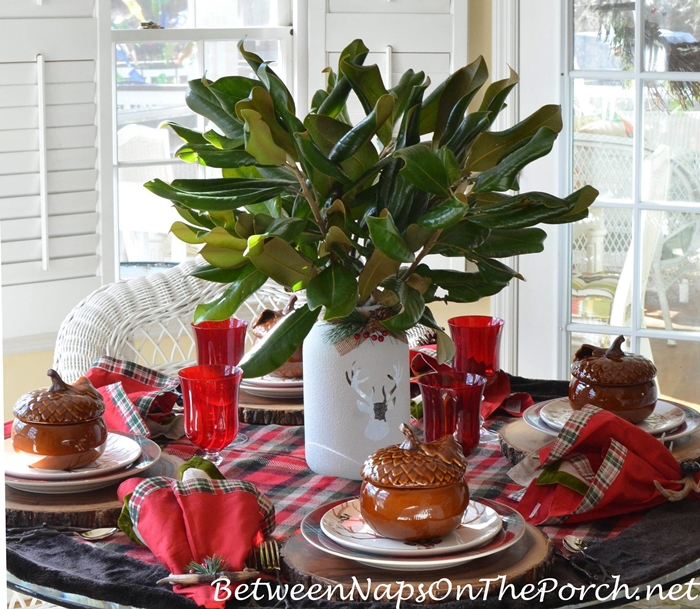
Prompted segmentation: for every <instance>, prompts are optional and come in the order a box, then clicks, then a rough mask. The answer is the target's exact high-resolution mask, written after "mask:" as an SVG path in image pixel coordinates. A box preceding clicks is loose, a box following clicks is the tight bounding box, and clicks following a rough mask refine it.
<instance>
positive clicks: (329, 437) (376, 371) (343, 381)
mask: <svg viewBox="0 0 700 609" xmlns="http://www.w3.org/2000/svg"><path fill="white" fill-rule="evenodd" d="M331 328H332V326H331V324H328V323H326V322H318V323H317V324H316V325H315V326H314V327H313V328H312V330H311V332H310V333H309V335H308V336H307V337H306V338H305V339H304V434H305V440H304V441H305V447H306V461H307V463H308V464H309V467H310V468H311V469H312V470H313V471H314V472H316V473H317V474H322V475H327V476H338V477H342V478H351V479H354V480H359V479H360V468H361V466H362V464H363V463H364V461H365V459H366V458H367V457H368V456H369V455H371V454H372V453H374V452H375V451H376V450H377V449H379V448H383V447H385V446H389V445H391V444H400V443H401V442H402V441H403V440H404V437H403V434H402V433H401V431H400V430H399V426H400V425H401V423H409V422H410V388H409V382H410V381H409V376H410V373H409V368H408V366H409V361H408V345H407V344H406V343H404V342H402V341H400V340H397V339H395V338H393V337H391V336H386V337H382V338H383V339H384V340H382V341H379V340H374V341H373V340H369V339H368V340H364V341H362V342H361V343H360V344H359V345H358V346H357V347H356V348H354V349H352V350H351V351H350V352H348V353H346V354H344V355H341V354H340V353H339V352H338V349H337V348H336V347H335V346H334V345H333V344H331V342H330V341H329V340H328V337H327V334H328V331H329V330H330V329H331ZM358 342H359V341H358Z"/></svg>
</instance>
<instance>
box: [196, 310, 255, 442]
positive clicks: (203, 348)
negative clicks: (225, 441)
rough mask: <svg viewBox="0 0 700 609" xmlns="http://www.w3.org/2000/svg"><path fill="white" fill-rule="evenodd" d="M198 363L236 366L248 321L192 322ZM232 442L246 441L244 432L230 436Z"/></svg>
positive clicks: (242, 351) (241, 354)
mask: <svg viewBox="0 0 700 609" xmlns="http://www.w3.org/2000/svg"><path fill="white" fill-rule="evenodd" d="M192 330H193V331H194V339H195V344H196V345H197V363H198V364H199V365H226V366H237V365H238V362H240V361H241V359H242V358H243V354H244V352H245V337H246V332H247V330H248V322H247V321H245V320H244V319H238V318H237V317H230V318H229V319H224V320H221V321H203V322H200V323H198V324H194V323H193V324H192ZM231 441H232V442H233V443H234V444H243V443H244V442H247V441H248V437H247V436H246V435H245V434H242V433H239V434H237V435H235V436H234V437H233V438H231Z"/></svg>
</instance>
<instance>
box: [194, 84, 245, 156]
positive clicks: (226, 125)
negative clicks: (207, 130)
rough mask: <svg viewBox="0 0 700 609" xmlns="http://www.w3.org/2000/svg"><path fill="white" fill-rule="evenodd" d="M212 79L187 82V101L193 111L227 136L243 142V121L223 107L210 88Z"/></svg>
mask: <svg viewBox="0 0 700 609" xmlns="http://www.w3.org/2000/svg"><path fill="white" fill-rule="evenodd" d="M211 84H212V83H211V81H209V80H207V79H206V78H202V79H196V80H191V81H189V83H187V91H185V103H186V104H187V106H188V107H189V108H190V110H192V111H193V112H196V113H197V114H201V115H202V116H204V117H205V118H208V119H209V120H210V121H212V122H213V123H214V124H215V125H216V126H217V127H219V129H221V130H222V131H223V132H224V135H225V136H226V137H227V138H230V139H232V140H235V141H237V142H239V143H243V123H242V122H241V121H240V120H238V118H236V117H235V116H232V115H230V114H229V113H228V112H226V110H224V109H223V108H222V107H221V103H220V102H219V100H218V99H217V98H216V96H215V95H214V93H213V92H212V91H210V90H209V87H208V85H211Z"/></svg>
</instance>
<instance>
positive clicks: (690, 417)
mask: <svg viewBox="0 0 700 609" xmlns="http://www.w3.org/2000/svg"><path fill="white" fill-rule="evenodd" d="M573 412H574V411H573V409H572V408H571V406H570V405H569V400H568V399H567V398H556V399H554V400H548V401H546V402H540V403H538V404H535V405H533V406H530V407H529V408H528V409H527V410H525V412H524V413H523V420H524V421H525V422H526V423H527V424H528V425H530V427H533V428H534V429H537V430H538V431H541V432H544V433H546V434H548V435H550V436H556V435H558V434H559V431H560V430H561V429H562V428H563V427H564V425H565V423H566V421H567V420H568V419H569V417H570V416H571V415H572V414H573ZM637 427H639V428H640V429H643V430H644V431H646V432H648V433H650V434H652V435H654V436H661V435H662V434H663V438H664V440H665V441H669V442H670V441H671V440H677V439H679V438H682V437H684V436H687V435H689V434H692V433H693V432H694V431H696V430H697V429H698V427H700V413H698V412H697V411H696V410H693V409H692V408H689V407H687V406H683V405H682V404H675V403H673V402H669V401H667V400H658V401H657V402H656V408H655V409H654V412H653V413H652V414H651V415H650V416H649V417H647V418H646V419H644V421H642V422H641V423H638V424H637Z"/></svg>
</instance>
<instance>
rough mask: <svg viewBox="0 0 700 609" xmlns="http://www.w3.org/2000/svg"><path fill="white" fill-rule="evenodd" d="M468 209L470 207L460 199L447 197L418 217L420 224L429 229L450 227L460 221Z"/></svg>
mask: <svg viewBox="0 0 700 609" xmlns="http://www.w3.org/2000/svg"><path fill="white" fill-rule="evenodd" d="M468 210H469V207H468V206H467V205H465V204H464V203H462V202H461V201H459V200H458V199H456V198H451V199H447V200H446V201H443V202H442V203H438V204H437V205H435V206H434V207H431V208H430V210H429V211H428V212H427V213H425V214H423V215H422V216H421V217H420V218H418V224H419V225H420V226H422V227H423V228H429V229H443V228H449V227H450V226H452V225H453V224H456V223H457V222H459V221H460V220H461V219H462V218H463V217H464V214H466V213H467V211H468ZM470 219H471V218H470Z"/></svg>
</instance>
